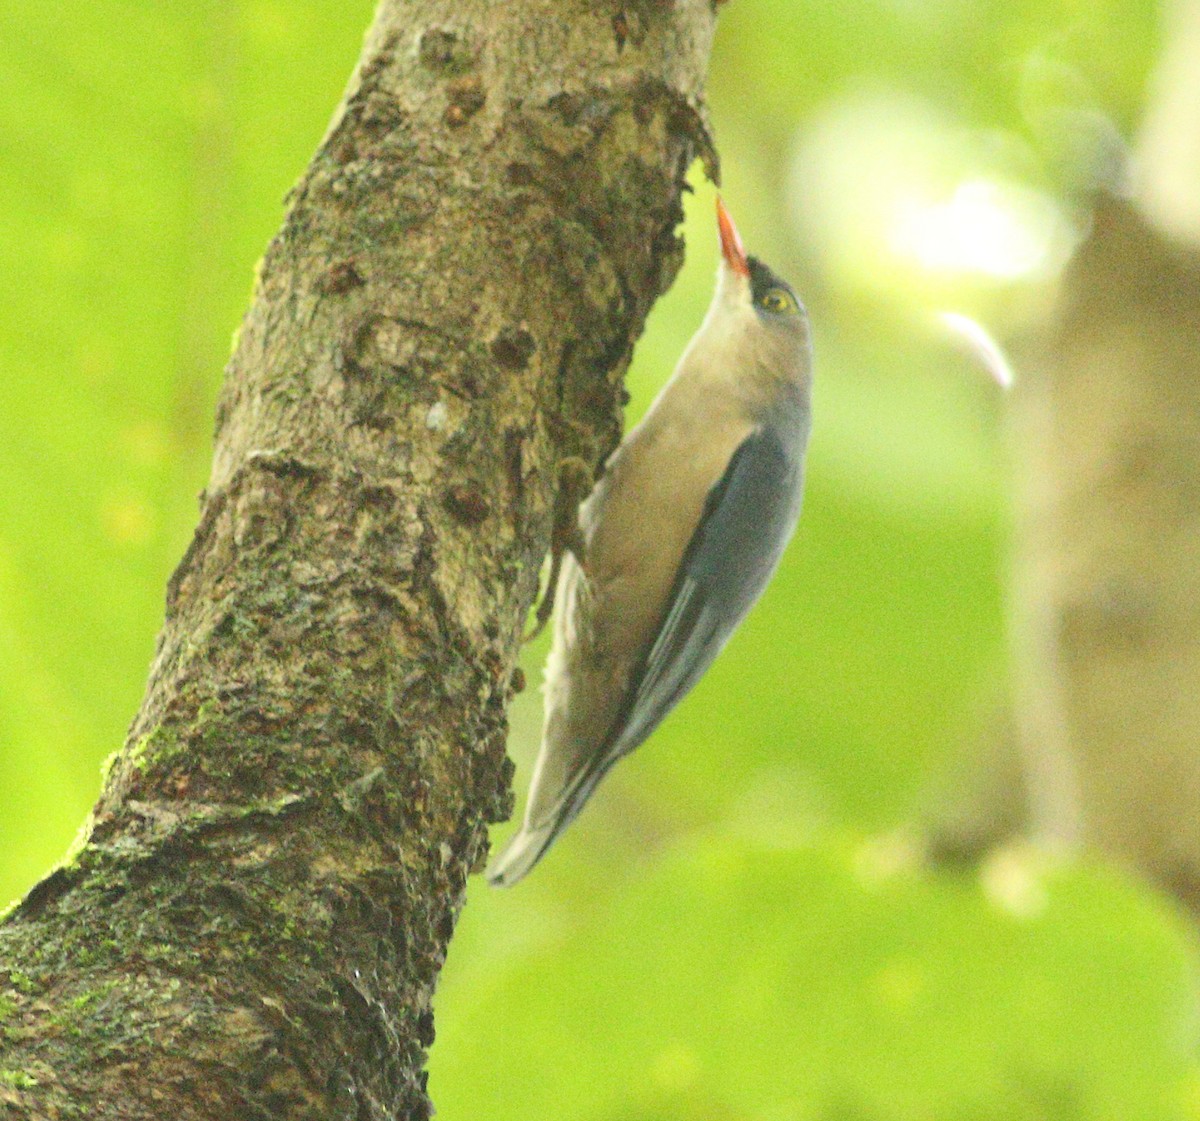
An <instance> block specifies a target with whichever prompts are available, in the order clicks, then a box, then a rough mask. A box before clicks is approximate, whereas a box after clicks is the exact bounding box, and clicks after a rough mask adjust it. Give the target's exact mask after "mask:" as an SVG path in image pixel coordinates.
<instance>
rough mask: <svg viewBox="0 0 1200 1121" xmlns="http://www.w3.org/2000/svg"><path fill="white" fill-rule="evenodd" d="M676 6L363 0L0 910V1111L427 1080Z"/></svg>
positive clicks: (673, 72) (314, 1107)
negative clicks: (18, 884)
mask: <svg viewBox="0 0 1200 1121" xmlns="http://www.w3.org/2000/svg"><path fill="white" fill-rule="evenodd" d="M713 23H714V13H713V8H712V4H711V0H677V2H676V3H673V4H663V3H659V2H657V0H644V2H634V0H628V2H627V3H625V4H623V5H622V4H620V3H615V2H614V3H596V2H595V0H508V2H506V3H503V4H497V3H493V2H487V0H419V2H418V0H413V2H409V3H401V2H400V0H383V2H382V3H381V5H380V8H379V11H378V13H377V17H376V21H375V24H374V27H373V29H372V30H371V32H370V34H369V36H368V38H367V41H366V44H365V47H364V52H363V56H362V60H361V62H360V65H359V67H358V70H357V72H356V74H355V76H354V78H353V79H352V81H351V83H350V87H349V89H348V92H347V94H346V97H345V99H344V101H343V103H342V105H341V106H340V108H339V109H338V111H337V113H336V115H335V117H334V120H333V123H332V125H331V127H330V129H329V132H328V134H327V136H326V138H325V140H324V141H323V143H322V145H321V148H320V150H319V151H318V153H317V155H316V157H315V158H314V161H313V163H312V165H311V167H310V168H309V170H308V172H307V173H306V175H305V176H304V178H303V180H302V182H301V183H300V184H299V186H298V187H297V188H296V190H295V192H294V194H293V196H292V198H291V199H290V203H289V208H288V213H287V216H286V219H285V222H284V225H283V228H282V230H281V231H280V233H279V235H278V236H277V237H276V238H275V240H274V241H273V242H272V244H271V246H270V248H269V250H268V252H267V254H266V256H265V258H264V260H263V262H262V265H261V269H260V277H259V283H258V287H257V292H256V296H255V300H254V305H253V308H252V310H251V311H250V312H249V314H248V316H247V318H246V321H245V324H244V326H243V329H242V332H241V336H240V339H239V341H238V344H237V347H236V351H235V354H234V356H233V359H232V361H231V363H230V366H229V369H228V372H227V378H226V383H225V387H224V391H223V393H222V397H221V402H220V406H219V413H218V421H217V442H216V454H215V460H214V467H213V472H212V479H211V482H210V484H209V486H208V489H207V491H206V493H205V496H204V499H203V508H202V514H201V519H200V525H199V528H198V530H197V532H196V535H195V539H194V540H193V542H192V545H191V547H190V548H189V549H188V551H187V554H186V556H185V557H184V559H183V561H182V563H181V564H180V566H179V568H178V570H177V571H176V573H175V575H174V576H173V578H172V580H171V583H170V587H169V589H168V597H167V617H166V622H165V625H164V629H163V633H162V636H161V639H160V645H159V650H158V656H157V658H156V660H155V663H154V666H153V669H152V672H151V677H150V682H149V687H148V690H147V694H146V699H145V702H144V704H143V707H142V709H141V711H140V713H139V714H138V716H137V718H136V720H135V721H134V725H133V728H132V730H131V733H130V736H129V740H128V742H127V743H126V745H125V747H124V749H123V750H122V751H121V752H120V753H119V754H118V755H117V756H116V757H115V759H114V762H113V765H112V767H111V771H110V773H109V775H108V778H107V781H106V783H105V785H104V791H103V794H102V796H101V798H100V801H99V802H98V804H97V806H96V809H95V811H94V814H93V817H92V819H91V821H90V822H89V824H88V826H87V827H86V829H85V831H84V833H83V834H82V835H81V841H80V843H79V844H78V845H77V846H76V847H75V849H74V850H73V852H72V854H71V855H70V857H69V858H68V859H67V860H66V861H65V862H64V864H63V865H62V867H60V868H59V869H58V870H57V871H56V872H54V874H53V875H51V876H50V877H49V878H47V879H46V880H45V881H43V882H42V883H41V884H39V885H38V886H37V887H36V888H35V889H34V890H33V891H32V892H31V893H30V895H29V896H28V897H27V898H26V899H25V900H24V901H23V902H22V903H21V904H20V905H19V906H18V907H17V908H16V909H15V911H13V912H12V913H11V914H10V915H9V916H7V919H6V921H5V923H4V925H3V927H2V928H0V1033H2V1035H0V1040H2V1044H0V1055H2V1058H0V1071H2V1072H0V1106H6V1107H7V1112H6V1113H5V1116H12V1117H81V1116H86V1117H89V1118H116V1117H119V1118H149V1117H167V1116H170V1117H173V1118H176V1119H184V1118H222V1119H227V1118H232V1117H237V1118H253V1117H312V1118H318V1117H319V1118H322V1119H329V1118H339V1117H346V1118H384V1117H389V1118H392V1117H406V1118H420V1117H425V1116H427V1115H428V1114H429V1112H430V1105H429V1102H428V1099H427V1097H426V1094H425V1085H424V1076H423V1074H422V1066H423V1061H424V1053H425V1049H426V1048H427V1047H428V1046H429V1044H430V1042H431V1041H432V1039H433V1023H432V1016H431V1012H430V996H431V993H432V990H433V986H434V983H435V980H436V978H437V973H438V970H439V967H440V965H441V963H442V960H443V957H444V954H445V952H446V947H447V943H448V941H449V939H450V936H451V933H452V931H453V929H454V922H455V918H456V915H457V913H458V910H459V908H460V906H461V902H462V898H463V891H464V886H465V883H466V878H467V875H468V873H469V872H471V871H472V870H476V869H478V868H480V867H481V865H482V863H483V860H484V857H485V854H486V851H487V825H488V823H489V822H493V821H499V820H501V819H502V818H504V817H505V816H506V815H507V814H508V813H509V811H510V794H509V790H508V785H509V784H508V778H509V773H510V770H509V765H508V763H507V761H506V758H505V754H504V739H505V715H504V712H505V702H506V700H507V698H508V696H509V695H510V693H511V691H512V690H513V688H514V685H513V669H514V665H515V657H516V653H517V650H518V644H519V640H520V634H521V629H522V625H523V622H524V619H525V615H526V611H527V609H528V607H529V605H530V602H531V600H532V599H533V597H534V595H535V593H536V587H537V578H538V571H539V566H540V563H541V560H542V558H543V556H544V554H545V552H546V550H547V546H548V543H549V541H550V536H551V529H552V523H553V521H554V510H555V495H556V491H557V489H558V488H557V479H558V477H559V475H560V468H561V466H562V464H563V463H564V462H574V463H576V464H577V462H578V461H579V460H582V461H584V462H585V463H586V464H588V465H589V466H590V467H592V468H594V467H595V465H597V464H599V463H600V462H601V461H602V457H603V455H604V454H605V453H606V452H607V451H608V450H609V449H610V448H611V447H612V445H613V443H614V441H615V439H616V437H617V434H618V429H619V418H620V403H621V402H620V398H621V392H622V391H621V382H620V379H621V375H622V373H623V372H624V368H625V365H626V363H627V360H628V357H629V354H630V350H631V347H632V344H633V341H634V339H635V338H636V337H637V335H638V333H639V332H640V330H641V327H642V324H643V321H644V318H645V315H646V313H647V311H648V309H649V307H650V305H651V303H652V302H653V300H654V299H655V297H656V296H657V295H658V294H659V293H660V292H661V291H662V290H663V289H664V288H665V286H666V285H667V284H668V283H669V281H670V279H671V278H672V276H673V275H674V272H675V270H676V268H677V267H678V264H679V261H680V256H681V244H680V243H679V241H678V240H677V239H676V236H675V232H674V230H675V226H676V223H677V222H678V220H679V218H680V217H681V211H680V205H679V202H680V191H681V188H682V180H683V175H684V172H685V169H686V168H687V166H688V165H689V163H690V161H691V159H692V158H693V156H694V155H695V154H697V153H698V152H699V153H701V154H707V153H710V152H711V145H710V142H709V136H708V132H707V129H706V127H705V124H704V119H703V114H702V110H701V95H702V84H703V75H704V70H705V66H706V63H707V57H708V50H709V45H710V41H711V36H712V31H713ZM568 474H569V472H568ZM559 505H560V508H561V507H563V506H564V504H563V503H560V504H559ZM565 505H566V507H567V508H569V505H570V504H569V503H567V504H565ZM97 656H103V655H102V652H98V655H97ZM0 1111H3V1110H0Z"/></svg>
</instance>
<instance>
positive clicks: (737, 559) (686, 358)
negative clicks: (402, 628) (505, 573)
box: [487, 198, 813, 887]
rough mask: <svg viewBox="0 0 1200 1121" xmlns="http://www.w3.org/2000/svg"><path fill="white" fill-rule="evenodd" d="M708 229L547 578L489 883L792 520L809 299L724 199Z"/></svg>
mask: <svg viewBox="0 0 1200 1121" xmlns="http://www.w3.org/2000/svg"><path fill="white" fill-rule="evenodd" d="M717 225H718V231H719V236H720V244H721V260H720V263H719V264H718V268H717V283H716V291H715V292H714V294H713V298H712V302H711V304H710V306H709V308H708V312H707V314H706V316H705V318H704V320H703V322H702V323H701V326H700V328H699V330H698V331H697V332H696V334H695V336H694V337H693V338H692V340H691V342H690V343H689V344H688V346H687V348H686V349H685V351H684V353H683V356H682V357H681V358H680V360H679V363H678V365H677V366H676V368H675V372H674V373H673V374H672V376H671V378H670V380H669V381H668V382H667V384H666V385H665V386H664V387H663V389H662V391H661V392H660V393H659V395H658V396H657V397H656V398H655V400H654V402H653V403H652V404H651V406H650V408H649V410H648V411H647V413H646V415H645V417H644V418H643V419H642V421H641V422H640V423H639V424H638V425H636V426H635V427H634V428H632V429H631V430H630V431H629V433H628V434H627V436H626V437H625V439H624V440H623V441H622V442H621V443H620V445H619V446H618V447H617V449H616V451H614V452H613V453H612V455H611V456H610V457H609V459H608V461H607V463H606V464H605V467H604V471H603V473H602V474H601V476H600V478H599V480H598V481H597V483H596V484H595V486H594V488H593V490H592V491H591V493H590V495H588V497H587V498H586V499H585V500H584V502H583V503H582V504H581V506H580V507H579V513H578V525H577V527H576V528H577V532H576V533H575V534H574V535H573V540H574V545H573V547H572V551H571V552H570V553H569V554H568V555H567V556H566V557H565V558H564V559H563V563H562V566H561V570H560V573H559V578H558V584H557V594H556V597H555V613H554V632H553V643H552V646H551V651H550V655H549V658H548V660H547V663H546V671H545V684H544V694H545V721H544V726H543V732H542V743H541V749H540V752H539V754H538V758H537V762H536V764H535V767H534V773H533V779H532V782H531V785H530V793H529V797H528V801H527V805H526V810H525V817H524V822H523V824H522V826H521V829H520V831H519V832H518V833H517V834H516V835H515V836H514V838H513V839H512V841H511V842H510V843H509V844H508V846H507V847H506V848H505V849H504V851H503V852H502V853H501V854H500V855H499V856H498V857H497V858H496V860H495V861H494V862H493V864H492V866H491V867H490V868H489V870H488V873H487V876H488V880H489V882H490V883H492V884H493V885H495V886H499V887H503V886H508V885H511V884H514V883H516V882H517V881H518V880H520V879H522V878H523V877H524V876H525V875H527V874H528V873H529V871H530V870H531V869H532V868H533V866H534V865H535V864H537V862H538V861H539V860H540V859H541V858H542V856H543V855H544V854H545V853H546V850H547V849H548V848H549V847H550V846H551V845H552V844H553V843H554V841H555V840H556V839H557V838H558V836H559V835H560V834H561V833H562V831H563V830H564V829H565V828H566V827H567V826H568V825H569V824H570V823H571V822H572V821H573V820H574V819H575V817H576V815H577V814H578V813H579V811H580V810H581V809H582V808H583V806H584V804H585V803H586V802H587V801H588V799H589V798H590V797H591V795H592V793H593V792H594V791H595V789H596V787H597V785H598V784H599V782H600V781H601V780H602V779H603V778H604V776H605V775H606V774H607V773H608V772H609V770H610V769H611V768H612V767H613V765H614V764H615V763H616V762H617V761H618V760H620V759H622V758H623V757H624V756H626V755H628V754H629V753H630V752H631V751H633V750H634V748H636V747H638V746H639V745H640V744H642V743H643V742H644V741H645V740H646V738H647V737H648V736H649V735H650V734H651V733H652V732H653V731H654V730H655V728H657V727H658V725H659V723H660V722H661V721H662V720H663V718H664V717H666V715H667V714H668V713H669V712H670V711H671V710H672V709H673V708H674V707H675V705H676V704H678V703H679V701H680V700H681V699H682V698H683V697H684V696H685V694H687V692H688V691H689V690H690V689H691V688H692V687H693V686H694V685H695V684H696V682H697V681H699V680H700V677H701V676H702V675H703V674H704V672H705V671H706V670H707V669H708V667H709V666H710V665H711V664H712V662H713V660H714V659H715V658H716V656H717V654H718V653H720V651H721V649H722V647H724V645H725V643H726V642H727V641H728V640H729V638H730V636H731V635H732V634H733V632H734V630H735V629H736V628H737V626H738V624H739V623H740V622H741V621H742V619H743V618H744V617H745V615H746V613H747V612H748V611H749V610H750V608H751V606H752V605H753V604H754V602H755V601H756V600H757V599H758V597H759V596H760V595H761V593H762V591H763V589H764V588H765V587H766V586H767V583H768V581H769V580H770V578H771V575H772V573H773V572H774V570H775V568H776V566H777V565H778V563H779V560H780V557H781V556H782V554H783V551H784V547H785V546H786V545H787V543H788V540H789V539H790V537H791V535H792V531H793V529H794V528H795V526H796V523H797V521H798V519H799V516H800V506H801V498H802V495H803V488H804V461H805V454H806V451H807V448H808V440H809V433H810V431H811V427H812V409H811V396H812V369H813V363H812V341H811V337H810V329H809V319H808V313H807V311H806V310H805V307H804V305H803V304H802V303H801V301H800V300H799V298H798V297H797V296H796V293H795V292H794V291H793V289H792V287H791V286H790V285H789V284H788V283H787V282H786V281H784V280H782V279H780V277H778V276H777V275H776V274H775V273H774V272H772V271H771V269H770V268H768V266H767V265H765V264H763V263H762V261H760V260H758V259H757V258H756V257H752V256H747V254H746V251H745V249H744V248H743V245H742V240H741V237H740V235H739V234H738V230H737V227H736V226H735V225H734V222H733V219H732V217H731V216H730V214H729V212H728V210H726V208H725V206H724V204H723V202H722V201H721V199H720V198H718V199H717Z"/></svg>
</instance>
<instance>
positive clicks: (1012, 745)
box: [931, 0, 1200, 915]
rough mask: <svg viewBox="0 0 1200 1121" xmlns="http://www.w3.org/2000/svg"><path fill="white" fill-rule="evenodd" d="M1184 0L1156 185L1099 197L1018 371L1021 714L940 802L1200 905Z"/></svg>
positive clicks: (969, 827) (1198, 492) (941, 825)
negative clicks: (1075, 848)
mask: <svg viewBox="0 0 1200 1121" xmlns="http://www.w3.org/2000/svg"><path fill="white" fill-rule="evenodd" d="M1168 7H1169V16H1170V20H1169V31H1170V35H1169V45H1168V48H1167V51H1166V53H1165V56H1164V59H1163V60H1162V63H1161V65H1160V68H1159V74H1158V77H1157V81H1156V83H1155V91H1154V97H1153V100H1152V103H1151V105H1150V107H1149V109H1148V112H1147V117H1146V123H1145V126H1144V128H1143V131H1142V136H1141V159H1140V160H1139V161H1138V164H1137V170H1138V177H1137V179H1138V194H1139V204H1137V205H1135V204H1134V203H1131V202H1128V201H1124V200H1120V199H1114V198H1111V197H1108V196H1101V197H1099V198H1097V199H1096V200H1095V209H1094V213H1093V215H1092V221H1091V228H1090V230H1089V233H1088V236H1087V238H1086V239H1085V240H1084V242H1083V244H1082V245H1081V246H1080V248H1079V251H1078V252H1077V254H1076V256H1075V259H1074V260H1073V261H1072V263H1071V265H1070V267H1069V268H1068V269H1067V272H1066V274H1065V276H1064V278H1063V283H1062V288H1061V292H1060V294H1059V299H1058V303H1057V307H1056V309H1055V314H1054V316H1053V321H1052V322H1051V323H1050V324H1049V325H1048V326H1047V330H1046V331H1045V333H1044V335H1043V337H1042V338H1040V339H1039V340H1037V343H1036V345H1032V346H1030V347H1028V348H1027V351H1026V354H1025V359H1026V360H1025V361H1024V362H1022V363H1021V368H1022V370H1023V376H1022V377H1021V378H1020V380H1019V382H1018V386H1017V389H1016V391H1015V392H1014V401H1013V411H1014V426H1013V428H1014V435H1015V441H1014V450H1015V458H1016V460H1017V463H1018V467H1019V473H1020V475H1021V485H1020V487H1019V496H1018V504H1017V523H1016V548H1015V550H1014V552H1015V564H1014V587H1013V591H1012V602H1013V613H1012V614H1013V632H1014V648H1015V656H1016V659H1015V660H1016V671H1015V677H1016V705H1015V714H1014V716H1013V718H1012V719H1010V720H1005V721H1002V722H998V728H997V738H996V742H995V745H994V750H992V751H990V752H989V753H988V756H987V758H986V759H985V760H983V761H982V762H981V769H980V771H979V772H978V773H975V774H971V775H968V777H967V779H966V781H964V782H961V783H959V784H958V790H957V791H956V792H955V793H956V795H957V797H951V798H948V799H946V800H945V801H944V802H943V805H942V806H941V807H939V808H937V809H935V810H934V812H933V814H932V815H931V816H932V817H933V818H934V819H935V825H934V830H935V833H936V845H937V847H938V848H940V849H941V850H943V851H950V852H966V853H970V854H973V853H976V852H978V851H980V850H981V849H982V848H984V847H986V846H987V845H989V844H993V843H995V842H996V841H998V840H1001V839H1003V837H1004V836H1005V835H1006V834H1007V833H1009V832H1011V831H1012V830H1013V829H1014V828H1015V827H1017V826H1018V825H1019V824H1021V823H1022V822H1023V821H1025V822H1027V823H1028V824H1029V825H1031V827H1032V830H1033V832H1034V833H1035V834H1036V835H1038V836H1040V837H1042V838H1049V839H1053V840H1055V841H1065V842H1068V843H1072V844H1073V843H1080V844H1083V845H1085V846H1087V847H1089V848H1091V849H1092V850H1094V851H1097V852H1100V853H1102V854H1104V855H1106V856H1108V857H1110V858H1113V859H1115V860H1117V861H1118V862H1120V863H1122V864H1124V865H1126V866H1127V867H1129V868H1133V869H1136V870H1138V871H1140V872H1142V873H1143V874H1145V875H1147V876H1148V877H1149V878H1150V879H1152V880H1153V881H1154V882H1156V883H1157V884H1159V885H1160V886H1161V887H1164V888H1165V889H1167V890H1168V891H1170V892H1172V893H1173V894H1174V895H1175V896H1176V897H1177V898H1178V899H1180V901H1181V902H1183V903H1184V904H1185V905H1186V906H1187V907H1189V908H1190V909H1191V910H1192V912H1193V914H1196V915H1200V812H1198V810H1200V751H1198V750H1197V749H1198V747H1200V473H1198V468H1197V465H1198V464H1200V356H1198V353H1197V348H1196V339H1197V338H1198V337H1200V249H1198V246H1200V188H1198V187H1197V178H1196V175H1195V171H1196V168H1197V167H1200V98H1198V97H1197V96H1196V94H1197V90H1198V89H1200V83H1198V79H1197V75H1200V65H1198V63H1200V2H1198V0H1179V2H1177V3H1175V4H1174V5H1169V6H1168ZM1018 763H1019V765H1016V764H1018ZM1023 803H1024V809H1025V810H1026V811H1027V812H1026V813H1025V814H1024V815H1022V814H1021V813H1020V812H1019V809H1018V808H1019V807H1021V806H1022V804H1023Z"/></svg>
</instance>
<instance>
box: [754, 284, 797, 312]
mask: <svg viewBox="0 0 1200 1121" xmlns="http://www.w3.org/2000/svg"><path fill="white" fill-rule="evenodd" d="M760 303H761V304H762V307H763V308H764V310H766V311H790V310H791V309H792V308H793V307H795V302H794V301H793V300H792V297H791V296H789V295H788V294H787V293H786V292H785V291H784V290H783V289H782V288H772V289H771V290H770V291H769V292H765V293H764V294H763V298H762V300H761V301H760Z"/></svg>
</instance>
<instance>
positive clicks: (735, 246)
mask: <svg viewBox="0 0 1200 1121" xmlns="http://www.w3.org/2000/svg"><path fill="white" fill-rule="evenodd" d="M717 229H718V230H719V231H720V234H721V256H722V257H724V258H725V263H726V264H727V265H728V266H729V267H730V268H731V269H733V271H734V272H736V273H738V274H739V275H741V276H749V275H750V263H749V261H748V260H747V259H746V250H745V249H744V248H743V246H742V239H741V237H740V236H739V234H738V231H737V226H735V225H734V224H733V218H731V217H730V214H729V211H728V210H726V209H725V204H724V203H723V202H722V201H721V196H720V195H718V196H717Z"/></svg>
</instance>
